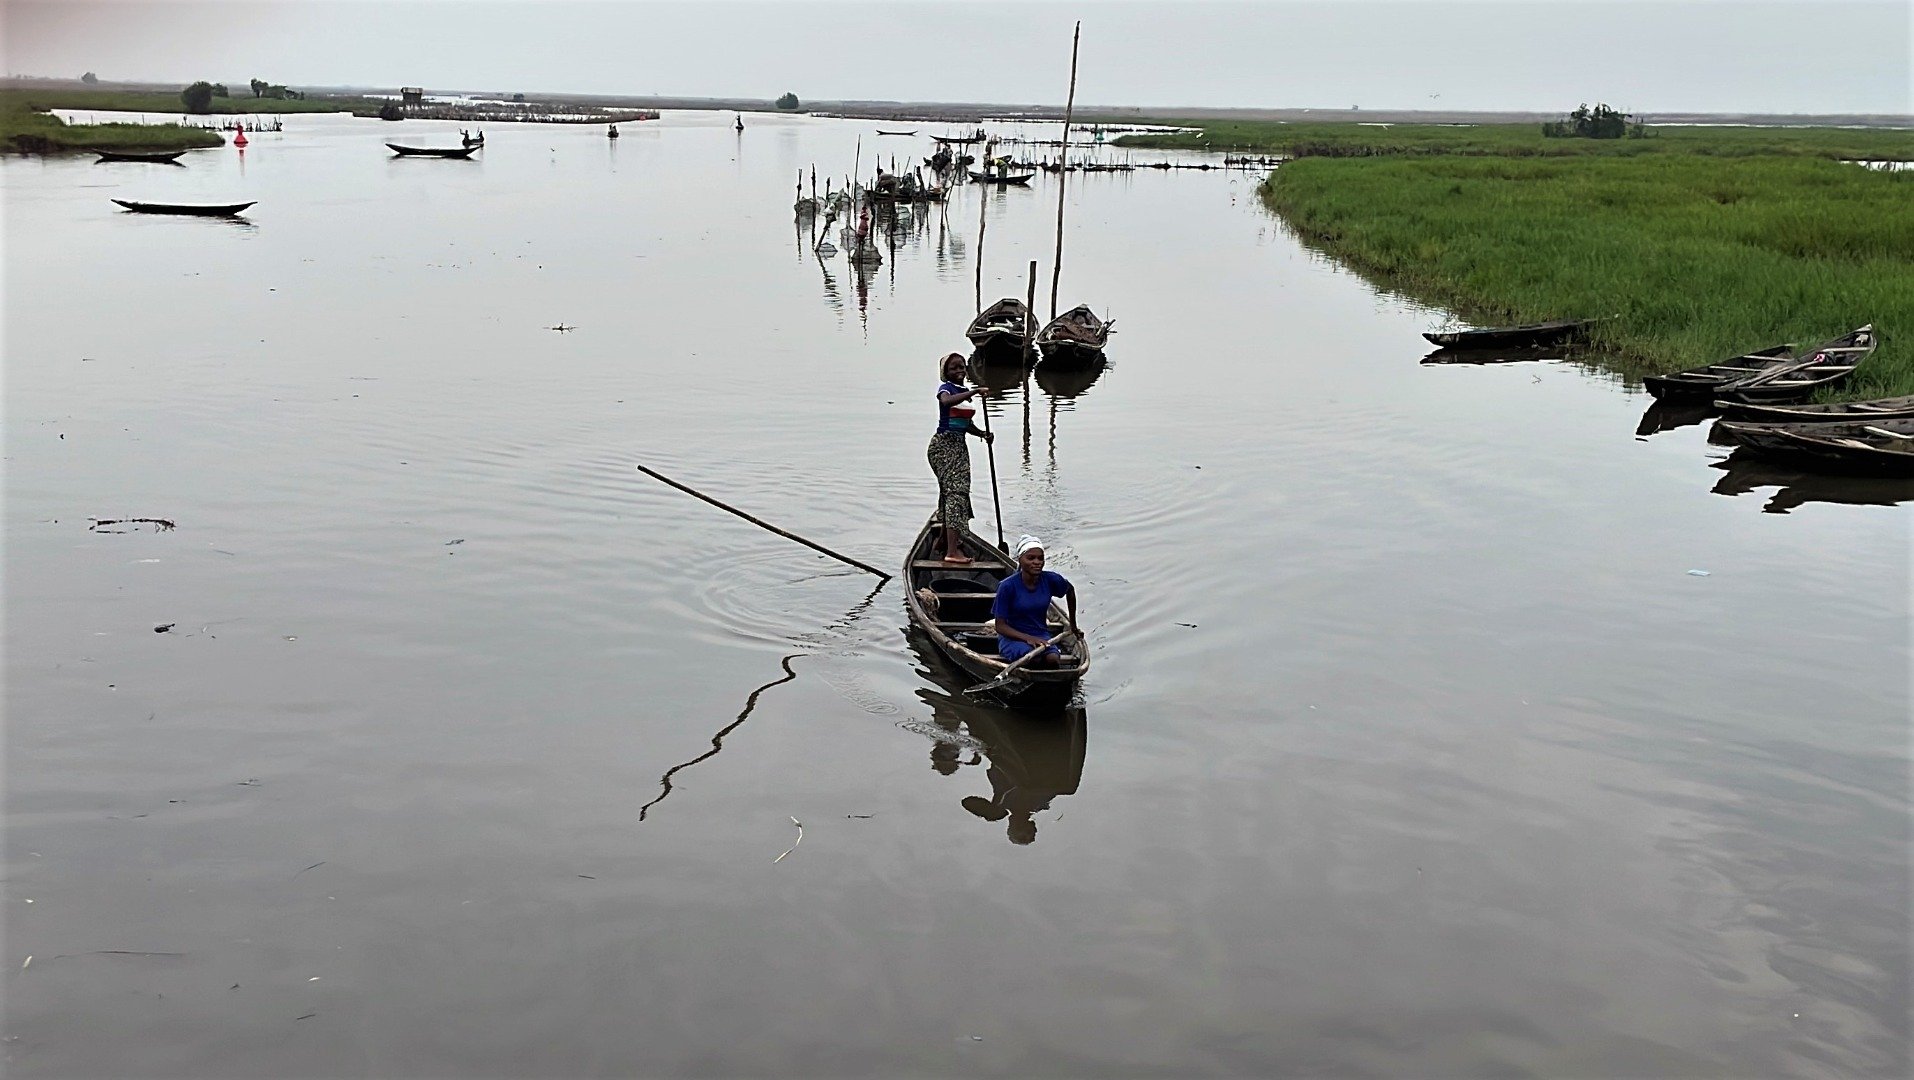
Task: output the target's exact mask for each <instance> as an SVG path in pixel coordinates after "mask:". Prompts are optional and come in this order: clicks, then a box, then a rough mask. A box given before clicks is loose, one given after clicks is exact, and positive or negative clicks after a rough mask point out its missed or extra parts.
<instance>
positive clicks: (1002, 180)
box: [970, 169, 1037, 187]
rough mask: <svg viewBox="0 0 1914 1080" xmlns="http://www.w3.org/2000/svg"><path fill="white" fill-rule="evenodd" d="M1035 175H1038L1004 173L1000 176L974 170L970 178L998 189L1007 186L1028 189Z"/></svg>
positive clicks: (1031, 173)
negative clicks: (1012, 185)
mask: <svg viewBox="0 0 1914 1080" xmlns="http://www.w3.org/2000/svg"><path fill="white" fill-rule="evenodd" d="M1035 175H1037V174H1036V173H1033V172H1027V173H1004V174H1002V175H998V174H995V173H980V172H978V171H977V170H975V169H972V170H971V172H970V178H971V179H972V180H975V181H977V182H978V183H979V184H995V185H996V186H998V187H1003V186H1005V185H1006V184H1015V185H1017V186H1018V187H1028V186H1030V178H1031V177H1033V176H1035Z"/></svg>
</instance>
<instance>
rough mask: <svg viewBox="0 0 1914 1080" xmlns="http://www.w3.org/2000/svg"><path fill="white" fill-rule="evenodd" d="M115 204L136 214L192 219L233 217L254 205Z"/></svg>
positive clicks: (119, 201)
mask: <svg viewBox="0 0 1914 1080" xmlns="http://www.w3.org/2000/svg"><path fill="white" fill-rule="evenodd" d="M113 201H114V202H116V203H118V204H120V205H121V206H124V207H126V208H127V209H128V210H131V211H133V212H134V213H136V214H185V215H188V216H190V217H232V216H233V215H234V214H237V213H239V212H240V211H241V210H244V209H246V208H247V207H248V206H251V205H252V203H249V202H241V203H214V204H206V203H156V202H133V201H132V200H130V199H114V200H113Z"/></svg>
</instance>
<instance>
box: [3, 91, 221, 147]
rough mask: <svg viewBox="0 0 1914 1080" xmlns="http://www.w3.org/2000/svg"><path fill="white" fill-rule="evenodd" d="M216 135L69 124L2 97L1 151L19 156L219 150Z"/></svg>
mask: <svg viewBox="0 0 1914 1080" xmlns="http://www.w3.org/2000/svg"><path fill="white" fill-rule="evenodd" d="M225 141H226V140H224V139H222V138H220V136H219V135H218V134H217V133H216V132H211V131H202V130H200V129H199V128H191V127H182V126H181V125H178V124H68V123H65V122H64V121H62V120H61V119H60V118H59V117H57V116H54V115H52V114H50V113H44V112H38V111H35V110H33V109H31V108H28V107H27V106H26V103H25V101H24V100H22V99H21V98H20V97H19V96H17V95H13V94H6V95H0V149H4V150H10V151H14V152H17V153H35V154H45V153H57V152H60V151H68V150H93V149H100V150H186V149H191V148H193V147H196V146H219V145H222V144H223V143H224V142H225Z"/></svg>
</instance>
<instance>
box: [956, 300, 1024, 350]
mask: <svg viewBox="0 0 1914 1080" xmlns="http://www.w3.org/2000/svg"><path fill="white" fill-rule="evenodd" d="M1036 332H1037V317H1036V316H1035V315H1032V314H1031V313H1030V309H1029V308H1028V307H1026V306H1024V302H1023V301H1022V300H1019V299H1017V298H1016V297H1014V296H1006V297H1004V298H1003V299H1002V300H999V301H997V302H996V303H994V304H992V305H990V306H989V307H987V308H985V309H983V310H982V311H979V312H978V313H977V317H976V318H974V319H972V320H970V327H969V329H967V330H965V331H964V336H965V337H967V338H969V339H970V343H971V345H973V346H975V347H976V350H977V352H978V353H979V354H980V355H982V354H986V353H988V354H990V355H989V356H988V357H986V359H992V360H995V359H998V358H1003V359H1017V358H1018V356H1019V355H1020V354H1021V353H1022V352H1023V351H1024V346H1026V345H1029V344H1030V341H1031V336H1032V335H1034V334H1035V333H1036Z"/></svg>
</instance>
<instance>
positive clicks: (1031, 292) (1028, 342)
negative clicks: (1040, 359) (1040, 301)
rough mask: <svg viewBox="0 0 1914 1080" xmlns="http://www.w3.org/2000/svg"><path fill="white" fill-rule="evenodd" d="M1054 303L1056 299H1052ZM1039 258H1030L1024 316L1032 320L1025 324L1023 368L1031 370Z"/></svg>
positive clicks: (1035, 341) (1035, 339) (1035, 325)
mask: <svg viewBox="0 0 1914 1080" xmlns="http://www.w3.org/2000/svg"><path fill="white" fill-rule="evenodd" d="M1052 303H1053V304H1054V303H1055V301H1052ZM1036 309H1037V260H1035V259H1032V260H1030V285H1029V287H1028V289H1026V291H1025V293H1024V301H1023V310H1024V318H1026V319H1028V320H1030V321H1029V322H1027V323H1025V324H1024V328H1023V329H1024V334H1023V369H1024V371H1025V372H1026V373H1028V372H1029V370H1030V350H1032V349H1034V348H1036V347H1037V310H1036Z"/></svg>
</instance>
